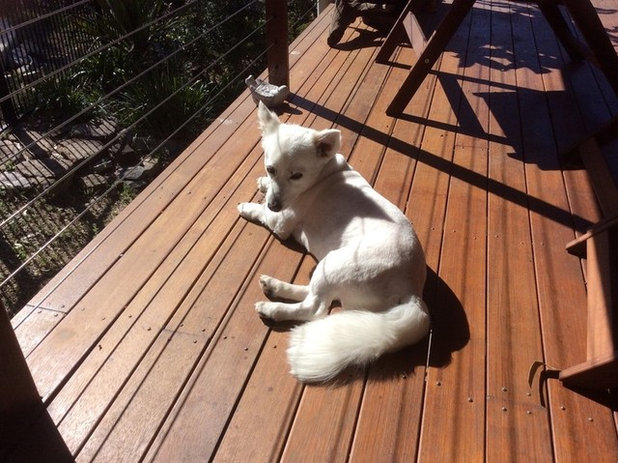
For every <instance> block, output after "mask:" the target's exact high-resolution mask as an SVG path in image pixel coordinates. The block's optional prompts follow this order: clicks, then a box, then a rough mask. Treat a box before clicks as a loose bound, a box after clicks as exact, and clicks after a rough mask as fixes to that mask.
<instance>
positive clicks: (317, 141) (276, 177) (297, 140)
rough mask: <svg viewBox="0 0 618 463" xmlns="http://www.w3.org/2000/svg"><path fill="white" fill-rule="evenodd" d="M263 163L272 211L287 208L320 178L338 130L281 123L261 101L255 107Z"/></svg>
mask: <svg viewBox="0 0 618 463" xmlns="http://www.w3.org/2000/svg"><path fill="white" fill-rule="evenodd" d="M258 121H259V124H260V128H261V130H262V148H264V165H265V167H266V173H267V174H268V177H269V178H270V188H268V192H267V193H266V203H267V205H268V208H269V209H271V210H272V211H275V212H278V211H280V210H281V209H283V208H285V207H288V206H289V205H290V204H292V203H293V201H294V200H295V199H296V198H297V197H298V195H299V194H301V193H302V192H304V191H306V190H308V189H309V188H310V187H311V186H312V185H313V184H315V182H316V181H317V180H318V179H319V177H320V173H321V172H322V169H323V168H324V166H325V165H326V163H327V162H328V161H330V160H331V159H332V158H333V156H335V154H337V151H338V150H339V147H340V145H341V132H340V131H339V130H334V129H326V130H321V131H317V130H313V129H308V128H305V127H301V126H299V125H292V124H282V123H281V122H280V121H279V118H278V117H277V115H276V114H275V113H273V112H271V111H270V110H269V109H268V108H267V107H266V106H265V105H264V104H263V103H262V102H260V104H259V107H258Z"/></svg>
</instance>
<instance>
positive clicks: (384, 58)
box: [376, 0, 414, 64]
mask: <svg viewBox="0 0 618 463" xmlns="http://www.w3.org/2000/svg"><path fill="white" fill-rule="evenodd" d="M412 2H414V0H408V3H406V6H405V7H404V8H403V10H401V14H400V15H399V17H398V18H397V21H395V24H394V25H393V27H392V28H391V30H390V32H389V33H388V35H387V36H386V39H385V40H384V42H383V43H382V46H381V47H380V50H379V51H378V54H377V55H376V63H380V64H385V63H387V62H388V60H389V59H390V57H391V56H392V55H393V52H394V51H395V48H397V45H399V44H400V43H401V41H402V40H404V39H405V38H406V34H405V28H404V26H403V21H404V20H405V17H406V16H407V14H408V13H410V12H411V11H412Z"/></svg>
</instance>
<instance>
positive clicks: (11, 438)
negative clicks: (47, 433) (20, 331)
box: [0, 304, 43, 461]
mask: <svg viewBox="0 0 618 463" xmlns="http://www.w3.org/2000/svg"><path fill="white" fill-rule="evenodd" d="M42 408H43V404H42V402H41V398H40V397H39V393H38V392H37V389H36V386H35V384H34V380H33V379H32V376H31V375H30V370H28V365H27V363H26V360H25V359H24V355H23V353H22V351H21V348H20V347H19V343H18V342H17V338H16V336H15V332H14V331H13V327H12V326H11V322H10V321H9V317H8V315H7V313H6V310H5V309H4V306H3V305H2V304H0V432H1V433H2V436H1V437H0V460H1V461H4V459H5V458H6V455H7V453H8V452H9V451H10V447H11V445H12V444H14V443H15V442H17V440H18V439H19V436H20V433H22V432H24V429H26V428H27V427H28V426H29V425H31V424H32V422H33V421H34V420H35V417H36V416H38V415H40V410H41V409H42Z"/></svg>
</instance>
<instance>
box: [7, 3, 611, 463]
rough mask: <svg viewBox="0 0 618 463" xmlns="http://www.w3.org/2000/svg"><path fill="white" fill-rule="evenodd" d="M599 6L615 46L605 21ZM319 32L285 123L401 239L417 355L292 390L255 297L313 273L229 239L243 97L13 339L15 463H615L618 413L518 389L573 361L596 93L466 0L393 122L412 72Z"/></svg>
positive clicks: (246, 132)
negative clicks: (380, 206)
mask: <svg viewBox="0 0 618 463" xmlns="http://www.w3.org/2000/svg"><path fill="white" fill-rule="evenodd" d="M595 3H596V5H597V6H599V8H600V11H601V13H602V14H601V17H602V19H603V21H604V22H605V25H606V27H607V29H608V30H609V31H611V33H612V34H613V39H614V40H617V38H616V32H615V31H616V28H617V27H618V11H617V10H618V8H616V4H615V2H613V1H612V0H596V1H595ZM329 20H330V15H329V14H328V13H327V14H324V15H322V16H320V17H319V18H318V19H317V20H316V21H315V22H314V23H312V24H311V26H310V27H309V28H308V29H307V30H306V31H305V32H304V33H303V34H302V36H301V37H299V38H298V39H297V40H296V41H295V42H294V44H293V45H292V48H291V56H290V63H291V66H292V68H291V89H292V90H293V92H294V94H295V95H294V97H293V99H292V100H291V102H290V105H289V108H288V110H287V111H285V112H283V113H282V114H281V118H282V119H283V120H289V121H290V122H294V123H299V124H303V125H307V126H313V127H316V128H324V127H331V126H334V127H337V128H339V129H341V130H342V132H343V146H342V152H343V153H345V154H346V156H349V159H350V163H351V164H352V165H353V166H354V167H355V168H356V169H357V170H359V171H360V172H361V173H362V174H363V175H364V176H365V177H366V178H367V179H369V180H370V181H371V182H372V183H374V185H375V188H376V189H377V190H378V191H380V192H382V193H383V194H384V195H385V196H387V197H388V198H389V199H391V200H392V201H393V202H394V203H395V204H397V205H398V206H399V207H400V208H402V209H403V210H404V211H405V213H406V214H407V216H408V217H409V218H410V219H411V220H412V222H413V223H414V225H415V228H416V230H417V232H418V234H419V237H420V239H421V242H422V243H423V246H424V249H425V252H426V255H427V262H428V266H429V268H430V272H429V273H430V275H429V280H428V283H427V286H426V292H425V296H426V300H427V302H428V304H429V306H430V308H431V311H432V316H433V331H432V335H431V337H430V339H429V340H426V341H424V342H422V343H421V344H420V345H418V346H415V347H412V348H408V349H405V350H404V351H402V352H400V353H397V354H394V355H389V356H387V357H384V358H382V359H380V360H379V361H378V362H377V363H376V364H374V365H373V366H371V367H370V368H369V369H368V370H367V371H366V372H361V373H360V374H358V375H355V376H351V377H349V378H347V380H346V381H342V382H341V384H337V385H328V386H304V385H302V384H299V383H298V382H297V381H296V380H295V379H294V378H293V377H292V376H291V375H290V374H289V373H288V366H287V363H286V358H285V349H286V345H287V333H286V331H285V329H276V328H275V329H269V328H268V327H267V326H265V325H264V324H263V323H262V322H261V321H260V319H259V318H258V316H257V315H256V313H255V312H254V310H253V305H254V303H255V302H256V301H258V300H262V299H263V295H262V294H261V293H260V288H259V286H258V284H257V277H258V275H260V274H262V273H266V274H272V275H274V276H276V277H278V278H280V279H284V280H289V281H299V282H306V281H307V280H308V278H309V274H310V272H311V270H312V267H313V266H314V261H313V260H312V258H311V257H310V256H306V255H303V254H302V253H301V252H299V251H298V250H295V249H293V248H291V247H288V246H285V245H284V244H282V243H280V242H279V241H277V240H276V239H274V238H273V237H272V236H270V235H269V234H268V233H267V231H266V230H264V229H262V228H259V227H257V226H255V225H253V224H249V223H246V222H245V221H243V220H240V219H239V218H238V215H237V211H236V204H237V203H239V202H241V201H246V200H250V199H251V198H257V193H256V185H255V179H256V177H258V176H259V175H261V174H262V170H263V166H262V163H261V150H260V146H259V133H258V130H257V124H256V120H255V105H254V103H253V102H252V100H251V98H250V97H249V96H248V94H243V95H242V96H241V97H240V98H239V99H238V100H236V101H235V102H234V103H233V104H232V105H231V106H230V107H229V108H228V109H227V110H226V111H225V112H224V113H223V114H222V115H221V117H220V119H218V120H217V121H216V122H215V123H214V124H213V125H212V126H211V127H209V128H208V129H207V130H206V131H205V132H204V133H203V134H202V135H201V136H200V137H199V138H198V139H197V140H196V141H195V142H194V143H193V144H192V145H191V146H190V147H189V148H188V149H187V150H186V151H185V152H184V153H183V154H182V155H181V156H180V157H179V158H178V159H177V160H176V161H175V162H174V163H173V164H172V165H171V166H170V167H169V168H168V169H167V170H166V171H164V172H163V173H162V174H161V175H160V176H159V177H158V178H157V179H156V180H155V182H154V183H153V184H152V185H150V186H149V187H148V188H147V189H146V190H145V191H144V192H143V193H142V194H140V195H139V197H138V198H137V199H136V200H135V201H133V202H132V203H131V204H130V205H129V206H128V207H127V208H126V210H125V211H123V213H121V215H120V216H119V217H117V218H116V219H115V220H114V221H113V223H111V224H110V225H109V226H108V227H107V228H105V229H104V230H103V231H102V232H101V233H100V234H99V235H98V236H97V237H96V238H95V239H94V241H93V242H92V243H91V244H90V245H89V246H87V248H86V249H84V250H83V252H82V253H81V254H80V255H78V256H77V257H76V258H75V259H74V260H73V261H72V262H71V263H70V264H69V265H68V266H67V267H66V268H65V269H64V270H63V271H62V272H61V273H60V274H59V275H57V276H56V277H55V278H54V279H53V280H52V281H51V282H50V283H49V284H48V286H47V287H46V288H45V289H43V290H42V291H41V292H40V294H39V295H37V297H35V298H34V299H33V300H32V301H31V302H30V304H29V305H27V306H26V307H25V308H24V309H23V310H22V311H21V312H20V313H19V314H18V315H17V316H16V317H15V318H14V319H13V326H14V328H15V332H16V334H17V336H18V339H19V341H20V344H21V347H22V350H23V352H24V354H25V356H26V359H27V362H28V365H29V367H30V370H31V372H32V375H33V377H34V379H35V382H36V385H37V387H38V390H39V393H40V395H41V396H42V398H43V401H44V403H45V405H46V407H47V413H46V414H44V415H43V416H41V418H40V420H39V421H38V422H37V423H36V424H35V425H34V427H33V428H32V430H31V432H29V433H27V434H26V435H24V437H23V440H22V441H21V442H20V443H19V445H18V446H17V447H16V448H15V449H14V450H13V452H12V453H11V454H10V458H9V460H10V461H22V462H39V461H40V462H43V461H63V459H65V458H66V459H70V458H69V455H73V456H75V459H76V460H77V461H79V462H86V461H102V462H120V461H153V460H154V461H161V462H181V461H183V462H196V461H207V460H214V461H221V462H271V461H279V460H283V461H287V462H337V461H348V460H349V461H353V462H360V461H363V462H381V461H397V462H409V461H415V460H420V461H436V462H455V461H462V462H476V461H488V462H514V461H525V462H546V461H559V462H588V461H589V462H609V461H618V437H617V428H616V422H617V420H618V415H617V414H616V412H613V411H612V410H615V409H616V405H615V402H612V400H613V399H615V397H611V396H610V395H607V396H600V397H594V398H589V397H587V395H584V394H581V393H577V392H574V391H571V390H569V389H567V388H565V387H564V386H563V385H562V384H561V383H560V382H558V381H555V380H550V381H549V382H548V383H547V395H548V404H547V408H543V407H541V405H540V399H539V395H538V392H537V389H536V386H535V387H533V388H532V389H531V388H529V386H528V383H527V381H528V369H529V367H530V365H531V364H532V362H534V361H535V360H541V361H544V362H546V363H547V365H549V366H551V367H556V368H564V367H567V366H570V365H573V364H576V363H579V362H580V361H582V360H583V359H584V358H585V349H586V339H585V330H586V287H585V278H584V275H585V272H584V270H583V267H582V263H581V262H580V260H579V259H577V258H576V257H573V256H571V255H569V254H567V252H566V251H565V244H566V243H567V242H569V241H570V240H572V239H573V238H574V237H575V236H576V235H578V234H581V233H583V232H585V231H586V229H587V227H588V226H590V224H592V223H593V222H595V221H596V220H598V219H599V212H598V208H597V205H596V201H595V197H594V193H593V191H592V189H591V187H590V183H589V180H588V177H587V174H586V172H585V171H584V170H581V169H566V168H564V164H563V162H562V161H561V160H560V157H559V153H560V152H562V151H565V150H566V149H568V148H569V147H570V146H572V144H573V143H575V142H577V141H578V140H580V139H581V138H582V137H584V136H585V135H586V133H587V132H589V131H591V130H593V129H595V128H596V127H598V126H599V125H601V124H602V123H603V122H604V121H606V120H607V119H608V118H609V117H610V116H612V115H615V114H616V113H617V112H618V102H617V101H616V97H615V95H614V94H613V92H612V90H611V89H610V87H609V85H608V84H607V83H606V82H604V80H603V78H601V77H600V76H599V74H598V73H597V72H596V71H593V70H592V69H591V68H590V66H588V65H573V64H572V63H570V62H569V60H568V58H566V57H565V56H566V55H565V53H564V51H563V50H562V49H561V48H560V47H559V45H558V43H557V41H556V39H555V37H554V35H553V33H552V31H551V29H550V28H549V27H548V26H547V24H546V23H545V21H544V19H543V17H542V16H541V15H540V13H539V12H538V10H536V9H535V8H532V7H529V6H527V5H526V4H520V3H508V2H505V1H489V0H488V1H486V2H480V1H479V2H477V4H476V6H475V8H474V9H473V12H472V14H471V15H469V16H468V18H467V19H466V22H465V24H464V26H463V27H461V28H460V30H459V31H458V33H457V35H456V37H455V39H454V40H452V41H451V43H450V45H449V47H448V50H447V52H446V53H444V54H443V56H442V58H441V59H440V61H439V62H438V63H437V65H436V68H435V69H434V70H435V72H433V73H432V74H430V76H429V77H428V78H427V79H426V81H425V82H424V83H423V85H422V86H421V88H420V90H419V91H418V93H417V94H416V95H415V96H414V98H413V99H412V100H411V102H410V104H409V105H408V107H407V109H406V111H405V114H404V115H403V116H402V117H400V118H396V119H394V118H390V117H387V116H386V114H385V108H386V106H387V105H388V103H389V102H390V100H391V98H392V96H393V95H394V94H395V92H396V90H397V89H398V88H399V85H400V83H401V82H402V80H403V79H404V78H405V76H406V74H407V69H408V66H409V65H410V64H411V63H412V62H413V61H414V59H415V58H414V53H413V51H412V50H411V49H410V48H407V47H402V48H400V49H399V50H398V52H397V55H396V56H395V57H394V59H393V63H392V65H383V64H376V63H375V62H374V57H375V54H376V52H377V46H379V43H380V40H378V39H376V38H375V37H374V36H373V35H372V34H371V32H370V31H368V30H366V28H365V26H363V25H362V23H356V24H355V27H351V28H349V29H348V34H347V36H346V39H347V40H348V41H347V44H345V45H343V46H342V47H341V48H340V49H331V48H329V47H328V46H327V45H326V40H325V38H326V33H327V30H328V25H329ZM344 40H345V39H344ZM616 146H617V145H616V144H615V143H614V144H613V145H608V146H607V147H606V149H616ZM612 147H613V148H612ZM614 152H616V151H614ZM614 158H615V156H614ZM612 403H613V404H614V405H613V406H612ZM56 430H57V431H56ZM59 437H61V438H62V439H61V440H60V439H59ZM63 442H64V443H63ZM56 457H57V458H56Z"/></svg>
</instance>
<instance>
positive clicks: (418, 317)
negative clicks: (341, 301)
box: [288, 296, 429, 382]
mask: <svg viewBox="0 0 618 463" xmlns="http://www.w3.org/2000/svg"><path fill="white" fill-rule="evenodd" d="M428 331H429V314H428V312H427V306H426V305H425V303H424V302H423V300H422V299H421V298H419V297H415V296H413V297H412V298H411V299H410V300H409V301H408V302H406V303H404V304H401V305H398V306H395V307H392V308H391V309H388V310H385V311H383V312H369V311H360V310H345V311H341V312H338V313H335V314H333V315H330V316H328V317H325V318H321V319H318V320H313V321H311V322H308V323H305V324H304V325H300V326H298V327H296V328H294V329H293V330H292V333H291V337H290V347H289V348H288V360H289V362H290V366H291V371H292V374H293V375H295V376H296V377H297V378H298V379H299V380H301V381H304V382H323V381H329V380H331V379H333V378H334V377H335V376H336V375H337V374H338V373H339V372H340V371H341V370H343V369H344V368H346V367H348V366H353V365H356V366H361V365H365V364H367V363H369V362H371V361H373V360H375V359H377V358H378V357H380V356H381V355H382V354H384V353H386V352H394V351H396V350H399V349H401V348H402V347H404V346H407V345H410V344H414V343H416V342H418V341H420V340H421V339H422V338H423V337H424V336H425V335H426V334H427V332H428Z"/></svg>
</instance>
